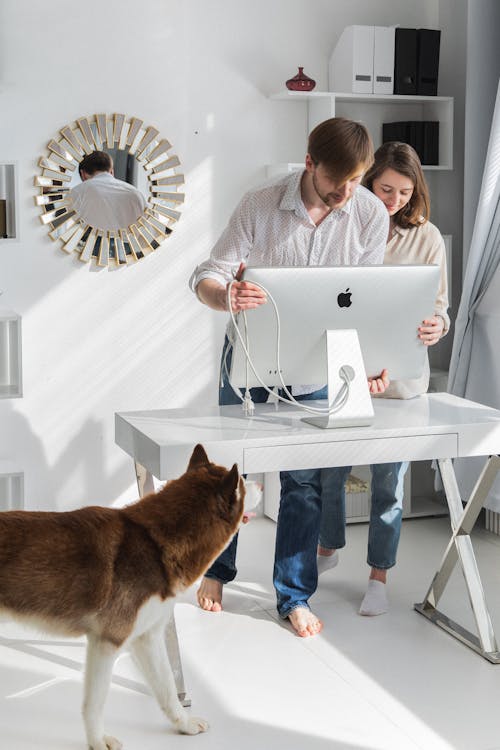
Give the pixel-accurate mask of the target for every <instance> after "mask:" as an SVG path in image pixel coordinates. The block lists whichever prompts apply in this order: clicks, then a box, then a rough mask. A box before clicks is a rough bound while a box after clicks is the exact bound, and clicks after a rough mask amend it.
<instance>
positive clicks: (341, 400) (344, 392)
mask: <svg viewBox="0 0 500 750" xmlns="http://www.w3.org/2000/svg"><path fill="white" fill-rule="evenodd" d="M235 282H236V279H234V280H233V281H231V282H230V283H229V284H228V286H227V308H228V310H229V314H230V316H231V321H232V323H233V328H234V330H235V331H236V335H237V336H238V339H239V341H240V344H241V347H242V349H243V351H244V353H245V357H246V365H245V366H246V387H245V397H244V398H243V397H242V394H241V392H237V390H236V388H235V387H234V386H233V385H232V383H231V381H230V380H229V373H228V372H227V362H225V363H224V364H225V369H226V374H227V376H228V380H229V384H230V385H231V388H233V391H234V392H235V393H236V394H237V395H238V397H239V398H241V400H242V401H243V408H244V409H245V411H246V412H247V413H248V411H247V410H248V399H250V401H251V398H250V392H249V388H248V366H250V367H251V368H252V371H253V373H254V375H255V377H256V378H257V380H258V381H259V383H260V385H261V386H262V388H264V389H265V390H266V391H267V392H268V393H270V394H272V395H273V396H274V397H275V398H277V399H278V400H279V401H282V402H283V403H285V404H293V405H294V406H298V407H299V408H300V409H302V410H303V411H307V412H309V413H311V414H321V415H327V416H329V415H330V414H335V413H336V412H338V411H340V409H342V408H343V407H344V406H345V404H346V403H347V400H348V398H349V390H350V386H349V383H350V381H351V380H352V375H351V373H350V372H348V371H347V369H346V365H344V366H342V367H341V368H340V372H339V375H340V377H341V378H342V380H343V381H344V382H343V384H342V387H341V388H340V391H339V392H338V393H337V395H336V396H335V399H334V400H333V401H332V403H331V404H329V405H328V407H327V408H317V407H312V406H307V405H306V404H305V403H304V402H303V401H297V400H296V399H295V398H294V396H293V395H292V394H291V393H290V391H289V390H288V387H287V385H286V383H285V382H284V380H283V375H282V372H281V368H280V355H279V353H280V336H281V322H280V316H279V311H278V306H277V304H276V301H275V300H274V297H273V296H272V294H271V293H270V292H269V290H268V289H266V288H265V287H264V286H262V285H261V284H258V283H256V282H254V281H253V282H252V283H253V284H255V286H257V287H259V289H262V291H263V292H265V294H266V295H267V296H268V297H269V299H270V300H271V303H272V305H273V308H274V313H275V316H276V367H277V372H278V376H279V379H280V381H281V386H282V388H283V390H284V392H285V393H286V395H287V397H288V398H284V397H283V396H281V395H280V394H279V393H276V392H275V391H272V390H271V389H270V388H269V387H268V386H267V385H266V383H264V381H263V380H262V378H261V377H260V375H259V373H258V372H257V370H256V368H255V365H254V363H253V361H252V358H251V356H250V351H249V348H248V346H247V344H246V343H245V341H244V340H243V336H242V335H241V331H240V329H239V327H238V324H237V322H236V318H235V315H234V312H233V309H232V304H231V289H232V287H233V284H234V283H235ZM240 315H242V316H243V323H244V328H245V337H246V339H247V342H248V327H247V320H246V313H245V311H242V312H241V313H240ZM349 369H350V368H349ZM252 413H253V409H252Z"/></svg>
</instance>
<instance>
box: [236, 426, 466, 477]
mask: <svg viewBox="0 0 500 750" xmlns="http://www.w3.org/2000/svg"><path fill="white" fill-rule="evenodd" d="M457 451H458V437H457V435H456V434H454V433H452V434H450V433H446V434H444V435H414V436H412V437H393V438H377V439H375V440H368V439H367V440H345V441H342V442H337V443H335V442H331V443H305V444H300V445H271V446H268V447H265V448H264V447H263V448H245V449H244V450H243V464H244V468H243V471H245V472H248V473H250V472H257V473H260V472H266V471H280V470H282V471H292V470H293V469H321V468H323V467H327V466H357V465H360V464H383V463H392V462H394V461H423V460H425V459H432V458H454V457H455V456H456V455H457Z"/></svg>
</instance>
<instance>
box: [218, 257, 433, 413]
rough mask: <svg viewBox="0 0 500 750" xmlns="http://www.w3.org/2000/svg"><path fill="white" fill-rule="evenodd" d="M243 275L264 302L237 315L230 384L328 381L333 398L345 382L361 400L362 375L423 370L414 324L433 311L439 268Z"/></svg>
mask: <svg viewBox="0 0 500 750" xmlns="http://www.w3.org/2000/svg"><path fill="white" fill-rule="evenodd" d="M243 278H244V280H246V281H251V282H253V283H256V284H259V285H260V286H262V287H263V288H264V290H266V291H267V292H268V301H267V303H266V304H264V305H261V306H259V307H258V308H256V309H253V310H248V311H247V312H246V314H245V315H243V314H241V313H240V314H239V315H238V316H237V317H236V323H237V326H238V330H239V333H240V336H236V337H235V343H234V349H233V355H232V358H231V368H230V373H229V379H230V382H231V384H232V385H233V386H234V387H237V388H240V389H241V388H248V387H253V386H257V385H262V383H265V385H267V386H269V387H272V386H281V387H282V386H283V384H286V385H287V386H292V389H293V386H300V385H302V386H303V385H313V384H315V385H317V386H318V387H320V386H321V385H324V384H326V383H328V386H329V396H328V400H329V401H330V402H331V401H332V398H333V396H334V395H335V394H333V393H330V389H331V388H332V389H333V388H335V389H337V387H338V388H340V387H341V386H342V385H343V384H344V383H346V382H347V381H349V380H350V381H351V382H352V384H353V385H354V384H355V385H356V387H357V390H356V391H355V393H357V396H358V397H359V399H361V397H362V391H364V390H366V393H367V394H368V387H367V386H366V376H375V375H378V374H380V373H381V372H382V370H383V369H387V370H388V373H389V378H390V379H391V380H400V379H408V378H417V377H419V376H420V375H421V374H422V372H423V368H424V363H425V357H426V347H425V346H424V344H423V343H422V342H421V341H420V339H419V338H418V336H417V328H418V326H419V325H420V323H421V322H422V321H423V320H424V319H426V318H429V317H431V316H432V315H433V314H434V307H435V300H436V295H437V289H438V284H439V278H440V269H439V267H438V266H435V265H397V266H390V265H379V266H335V267H324V266H323V267H316V266H307V267H298V266H294V267H283V266H281V267H249V268H247V269H245V272H244V277H243ZM327 332H328V334H327ZM353 332H356V333H353ZM348 334H349V335H348ZM356 334H357V336H356ZM353 337H354V338H353ZM357 341H359V348H358V345H357ZM245 349H246V351H245ZM359 354H360V355H361V361H360V358H359ZM332 356H334V359H333V360H332ZM344 360H345V361H344ZM332 362H333V366H332ZM337 363H338V364H339V366H340V368H342V367H343V366H344V365H345V366H349V367H348V368H347V370H345V369H344V370H343V372H342V373H340V376H339V373H338V372H335V373H334V374H333V375H332V372H330V369H335V368H337ZM337 369H338V368H337ZM346 373H347V374H348V377H347V379H346V377H345V375H346ZM359 373H362V377H363V380H364V383H363V388H362V390H360V389H361V383H360V378H359V377H356V375H357V374H359ZM335 380H337V383H335ZM355 381H356V383H355ZM353 393H354V392H351V399H350V401H351V404H350V406H351V407H352V406H353V403H352V396H353ZM347 401H349V399H347ZM368 401H371V399H369V396H368ZM367 404H368V402H366V401H364V406H363V407H362V409H361V411H362V412H363V411H366V410H367V409H368V411H369V412H370V414H371V417H373V409H372V408H371V404H370V405H369V406H368V405H367ZM345 411H346V414H347V413H349V411H351V412H352V408H351V410H350V409H349V408H347V406H346V407H345ZM341 414H342V409H340V410H339V411H338V418H337V424H336V425H332V424H330V425H328V426H341V425H342V424H343V420H342V419H340V421H339V418H340V417H341ZM370 414H367V415H366V416H365V417H363V415H362V414H361V413H360V415H359V416H358V418H356V417H354V420H355V421H354V422H352V421H351V422H350V423H354V424H369V423H371V421H373V419H372V418H370ZM351 416H352V414H351ZM356 419H357V421H356ZM344 421H345V420H344ZM322 426H327V425H322Z"/></svg>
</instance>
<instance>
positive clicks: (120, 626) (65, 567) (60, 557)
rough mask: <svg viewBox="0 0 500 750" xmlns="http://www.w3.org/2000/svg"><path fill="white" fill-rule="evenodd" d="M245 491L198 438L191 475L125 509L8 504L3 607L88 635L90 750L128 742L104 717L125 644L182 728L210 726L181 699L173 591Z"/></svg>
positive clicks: (220, 540) (197, 565)
mask: <svg viewBox="0 0 500 750" xmlns="http://www.w3.org/2000/svg"><path fill="white" fill-rule="evenodd" d="M244 496H245V487H244V481H243V479H242V478H241V477H240V476H239V474H238V470H237V467H236V464H235V465H234V466H233V468H232V469H231V470H229V471H228V470H227V469H225V468H223V467H221V466H216V465H215V464H212V463H210V462H209V460H208V458H207V455H206V453H205V450H204V449H203V447H202V446H201V445H197V446H196V448H195V449H194V451H193V454H192V456H191V460H190V462H189V466H188V468H187V471H186V473H185V474H184V475H183V476H181V477H180V478H179V479H175V480H173V481H171V482H168V483H167V484H166V485H165V486H164V487H163V489H161V490H160V491H159V492H157V493H152V494H150V495H147V496H146V497H144V498H143V499H142V500H139V501H138V502H137V503H135V504H133V505H129V506H128V507H125V508H121V509H113V508H104V507H87V508H81V509H80V510H75V511H70V512H66V513H57V512H31V511H8V512H5V513H0V613H1V614H2V615H9V616H11V617H14V618H16V619H19V620H21V621H24V622H27V623H28V624H29V623H31V624H33V625H35V626H37V627H39V628H42V629H44V630H47V631H49V632H52V633H57V634H60V635H61V634H62V635H66V636H80V635H83V634H85V635H86V636H87V641H88V644H87V660H86V669H85V687H84V694H85V695H84V704H83V717H84V723H85V731H86V734H87V742H88V746H89V748H91V749H92V750H118V748H120V747H121V743H120V742H119V741H118V740H116V739H115V738H113V737H109V736H105V735H104V731H103V726H102V714H103V708H104V702H105V699H106V695H107V692H108V688H109V683H110V680H111V673H112V669H113V664H114V661H115V659H116V656H117V655H118V653H119V651H120V650H121V649H123V648H124V647H126V648H127V649H130V650H131V652H132V654H133V656H134V657H135V659H136V661H137V662H138V663H139V666H140V667H141V668H142V671H143V672H144V675H145V677H146V679H147V681H148V682H149V684H150V686H151V688H152V690H153V693H154V695H155V697H156V698H157V700H158V703H159V704H160V707H161V708H162V710H163V711H164V712H165V714H166V715H167V717H168V718H169V719H170V720H171V721H172V722H173V724H174V725H175V726H176V728H177V729H178V731H180V732H183V733H185V734H197V733H198V732H203V731H205V730H206V729H207V728H208V724H207V723H206V722H205V721H204V720H203V719H198V718H195V717H190V716H189V714H188V713H187V711H186V710H185V709H184V708H183V707H182V705H181V704H180V702H179V700H178V698H177V692H176V688H175V683H174V678H173V675H172V670H171V667H170V664H169V662H168V657H167V653H166V648H165V644H164V630H165V626H166V623H167V622H168V619H169V617H170V616H171V615H172V611H173V607H174V597H175V595H176V594H177V593H179V592H180V591H183V590H184V589H185V588H187V587H188V586H190V585H191V584H192V583H194V581H195V580H196V579H197V578H199V576H200V575H201V574H202V573H204V571H205V570H206V569H207V568H208V566H209V565H210V563H211V562H212V561H213V560H214V559H215V558H216V557H217V555H218V554H219V553H220V552H221V550H222V549H224V547H225V545H226V544H227V542H228V541H229V539H230V537H231V536H232V535H233V534H234V533H235V531H236V529H237V528H238V526H239V524H240V521H241V519H242V514H243V506H244Z"/></svg>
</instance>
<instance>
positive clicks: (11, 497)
mask: <svg viewBox="0 0 500 750" xmlns="http://www.w3.org/2000/svg"><path fill="white" fill-rule="evenodd" d="M23 507H24V474H23V472H22V471H20V470H19V469H18V468H16V467H15V466H14V465H13V464H11V463H10V462H9V461H0V511H4V510H22V509H23Z"/></svg>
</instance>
